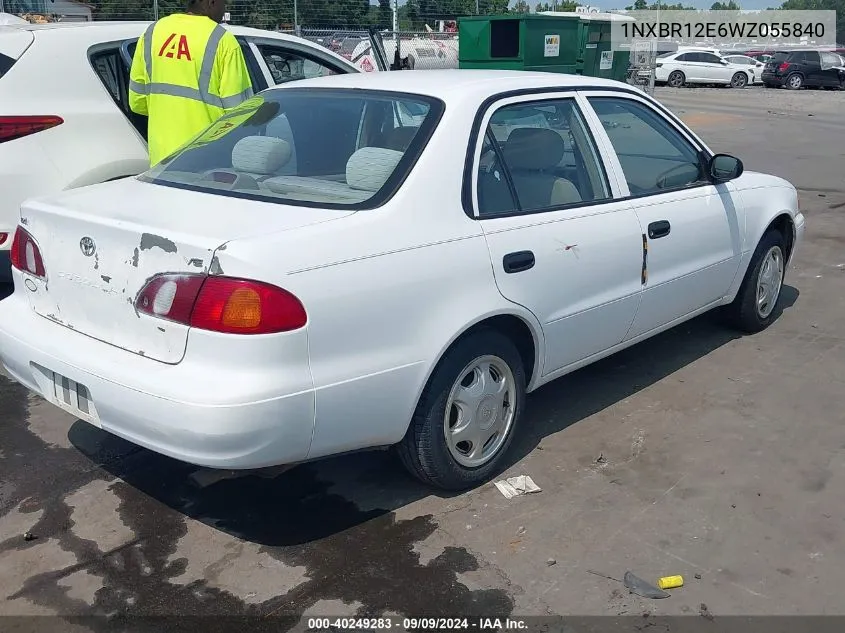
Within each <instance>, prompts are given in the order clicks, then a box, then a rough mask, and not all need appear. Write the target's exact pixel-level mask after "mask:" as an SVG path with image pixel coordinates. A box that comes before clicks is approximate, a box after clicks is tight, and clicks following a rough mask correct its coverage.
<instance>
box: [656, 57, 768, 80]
mask: <svg viewBox="0 0 845 633" xmlns="http://www.w3.org/2000/svg"><path fill="white" fill-rule="evenodd" d="M654 80H655V81H657V82H659V83H666V84H668V85H670V86H672V87H673V88H680V87H681V86H683V85H685V84H723V85H728V86H731V87H733V88H744V87H745V86H747V85H748V84H750V83H752V82H753V81H754V74H753V73H752V72H751V69H750V68H749V67H747V66H740V65H738V64H731V63H730V62H728V61H726V60H725V59H723V58H722V57H720V56H719V55H718V54H716V53H713V52H711V51H709V50H691V49H688V50H679V51H677V52H674V53H664V54H663V55H659V56H658V57H657V68H656V69H655V74H654Z"/></svg>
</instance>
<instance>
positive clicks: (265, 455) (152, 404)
mask: <svg viewBox="0 0 845 633" xmlns="http://www.w3.org/2000/svg"><path fill="white" fill-rule="evenodd" d="M13 276H14V277H15V286H16V287H15V292H14V294H12V295H11V296H10V297H8V298H7V299H5V300H4V301H2V302H0V360H2V365H3V367H4V368H5V369H6V371H7V372H8V373H9V375H10V376H12V377H13V378H14V379H15V380H17V381H18V382H20V383H22V384H23V385H25V386H26V387H28V388H29V389H31V390H32V391H34V392H35V393H37V394H39V395H41V396H42V397H43V398H44V399H45V400H47V401H49V402H51V403H52V404H54V405H56V406H58V407H60V408H62V409H65V410H68V411H69V412H71V413H73V414H76V415H77V417H79V418H80V419H84V420H85V421H87V422H89V423H91V424H93V425H94V426H97V427H99V428H102V429H103V430H105V431H108V432H110V433H113V434H115V435H117V436H119V437H122V438H124V439H126V440H128V441H130V442H132V443H135V444H138V445H139V446H143V447H145V448H148V449H150V450H152V451H155V452H157V453H161V454H164V455H167V456H169V457H173V458H175V459H178V460H181V461H185V462H189V463H192V464H197V465H200V466H207V467H210V468H227V469H248V468H262V467H265V466H273V465H278V464H288V463H295V462H298V461H301V460H303V459H305V458H306V457H307V456H308V452H309V449H310V446H311V439H312V435H313V430H314V412H315V405H314V402H315V395H314V389H313V385H312V383H311V376H310V369H309V367H308V361H307V338H306V335H305V333H304V332H303V333H301V334H300V335H299V336H297V337H293V339H292V340H288V341H285V343H284V344H285V345H286V346H287V347H286V350H285V351H286V354H285V356H282V358H286V359H290V360H291V362H288V361H287V360H286V362H285V363H284V367H279V365H280V363H279V362H278V360H276V361H275V362H276V371H272V370H268V368H267V367H262V363H263V360H264V359H263V358H262V357H261V354H260V353H258V354H256V353H254V352H252V350H246V354H245V355H244V356H241V358H243V359H244V361H243V363H250V364H252V365H253V366H252V367H249V366H245V365H244V364H243V363H242V364H238V357H237V356H233V355H229V354H227V353H222V354H220V358H222V359H224V360H225V359H226V358H227V357H228V358H230V360H229V362H222V361H221V362H219V363H217V364H212V363H210V362H209V360H208V358H207V357H206V358H203V353H202V349H203V347H205V348H208V347H209V341H208V340H205V341H203V340H195V341H194V344H195V345H197V346H199V348H200V350H201V351H200V352H199V353H198V354H197V355H196V356H198V357H199V358H195V359H194V360H190V359H189V358H188V356H186V359H185V360H183V361H182V362H181V363H179V364H178V365H166V364H163V363H159V362H158V361H154V360H150V359H148V358H144V357H142V356H138V355H136V354H132V353H130V352H126V351H124V350H121V349H119V348H116V347H113V346H111V345H108V344H106V343H102V342H99V341H97V340H95V339H92V338H90V337H88V336H85V335H84V334H80V333H78V332H75V331H73V330H71V329H69V328H66V327H63V326H61V325H58V324H55V323H53V322H52V321H49V320H48V319H45V318H43V317H40V316H38V315H37V314H36V313H35V312H33V311H32V309H31V308H30V306H29V301H28V299H27V297H26V296H25V295H24V293H26V292H27V291H26V289H25V287H24V286H23V284H22V277H23V275H22V273H20V272H19V271H14V274H13ZM208 334H211V333H208ZM204 336H205V333H201V334H199V335H198V337H197V338H201V337H204ZM211 336H212V338H213V337H214V336H218V335H213V334H212V335H211ZM230 338H231V337H230ZM299 338H301V339H302V340H301V341H300V340H298V339H299ZM210 343H211V344H213V343H214V341H210ZM256 343H260V342H258V341H256ZM268 343H269V345H268ZM263 344H264V345H265V346H269V347H271V348H273V347H275V348H276V350H275V351H274V352H273V354H277V353H278V352H279V348H278V346H277V345H275V344H274V343H273V342H272V341H270V342H268V341H266V340H265V341H263ZM300 344H301V345H300ZM248 345H249V344H248ZM226 346H227V345H226V343H225V342H224V343H223V344H222V345H217V348H218V349H220V348H223V349H222V350H221V351H223V352H226V351H228V350H226V349H225V348H226ZM300 347H301V350H302V351H304V353H305V356H304V359H303V357H302V356H300V355H299V354H298V351H299V349H300ZM250 357H251V358H250ZM267 357H268V358H269V355H267ZM276 358H277V359H278V358H279V357H278V356H277V357H276ZM54 372H55V373H56V374H59V375H61V376H64V377H65V378H67V379H69V380H70V381H73V382H76V383H78V384H79V385H84V386H85V388H86V389H87V392H88V394H89V395H88V399H89V403H90V404H89V406H88V409H89V411H90V415H89V416H86V415H84V411H83V412H80V411H79V410H78V408H77V407H76V406H70V407H69V406H68V405H66V404H64V403H63V402H61V397H60V396H61V394H60V396H57V394H56V390H55V388H54ZM303 387H304V388H303ZM60 391H61V390H60Z"/></svg>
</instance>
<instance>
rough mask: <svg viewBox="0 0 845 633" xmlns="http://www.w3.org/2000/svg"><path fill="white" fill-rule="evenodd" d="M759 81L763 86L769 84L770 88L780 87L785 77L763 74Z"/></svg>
mask: <svg viewBox="0 0 845 633" xmlns="http://www.w3.org/2000/svg"><path fill="white" fill-rule="evenodd" d="M760 80H761V81H762V82H763V83H764V84H769V85H772V86H782V85H783V82H784V81H785V80H786V77H784V76H781V75H774V74H772V73H763V74H762V75H760Z"/></svg>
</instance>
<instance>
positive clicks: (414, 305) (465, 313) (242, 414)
mask: <svg viewBox="0 0 845 633" xmlns="http://www.w3.org/2000/svg"><path fill="white" fill-rule="evenodd" d="M803 231H804V218H803V216H802V214H801V213H800V212H799V209H798V199H797V194H796V190H795V188H794V187H793V186H792V185H790V184H789V183H788V182H786V181H784V180H781V179H780V178H776V177H773V176H767V175H763V174H759V173H753V172H748V171H745V172H744V171H743V166H742V163H741V162H740V161H739V160H738V159H736V158H734V157H731V156H728V155H725V154H714V152H713V151H711V150H710V149H709V148H708V147H707V146H706V145H705V144H704V143H703V142H702V141H701V139H700V138H698V137H697V136H696V135H695V134H694V133H692V132H691V131H690V130H689V129H688V128H687V127H686V126H685V125H684V124H683V123H682V122H681V121H679V120H678V119H677V118H676V117H675V116H674V115H672V114H671V113H670V112H669V111H668V110H666V109H665V108H664V107H663V106H661V105H660V104H659V103H658V102H656V101H654V100H653V99H651V98H650V97H648V96H646V95H644V94H643V93H641V92H639V91H637V90H636V89H633V88H630V87H628V86H627V85H625V84H621V83H617V82H612V81H606V80H601V79H592V78H586V77H580V76H562V75H555V74H549V73H528V72H505V71H458V70H452V71H450V70H446V71H429V72H425V73H416V72H414V73H409V72H405V73H400V72H396V73H378V74H374V75H364V74H356V75H337V76H334V77H327V78H322V79H314V80H306V81H304V82H300V83H297V84H291V85H290V86H288V87H280V88H275V89H270V90H269V91H265V92H263V93H262V94H260V95H258V96H256V97H255V98H253V99H252V100H251V101H249V102H247V103H246V104H245V105H244V106H243V107H242V108H241V109H240V110H239V111H237V112H234V113H232V114H231V115H228V116H227V117H225V118H224V119H221V120H220V121H219V122H218V123H216V124H215V125H214V126H212V127H211V128H210V129H209V130H208V131H207V132H206V133H204V134H203V135H202V136H201V137H200V138H198V139H196V141H194V142H193V143H192V144H190V145H189V146H187V147H186V148H184V149H183V150H180V152H178V153H177V154H175V155H174V156H172V157H170V158H169V159H167V160H166V161H165V162H164V163H163V164H162V165H160V166H158V167H156V168H155V169H153V170H152V171H149V172H147V173H146V174H143V175H141V176H139V177H136V178H131V179H125V180H120V181H116V182H112V183H106V184H101V185H94V186H90V187H85V188H81V189H77V190H73V191H68V192H64V193H62V194H59V195H56V196H54V197H51V198H44V199H39V200H33V201H30V202H28V203H26V204H25V205H24V207H23V208H22V210H21V219H20V226H19V227H18V230H17V233H16V234H15V238H14V246H13V249H12V262H13V267H14V271H13V274H14V283H15V291H14V293H13V294H12V296H10V297H9V298H8V299H7V300H5V301H3V302H0V355H2V362H3V365H4V366H5V368H6V370H7V371H8V372H9V374H11V375H12V376H13V377H14V378H16V379H17V380H18V381H20V382H21V383H23V384H24V385H26V386H27V387H29V388H30V389H31V390H33V391H35V392H37V393H38V394H40V395H42V396H43V397H44V398H46V399H47V400H49V401H50V402H52V403H53V404H55V405H57V406H59V407H61V408H63V409H65V410H67V411H70V412H71V413H73V414H74V415H76V416H77V417H79V418H81V419H83V420H86V421H87V422H89V423H91V424H93V425H95V426H98V427H101V428H102V429H105V430H106V431H109V432H111V433H114V434H116V435H118V436H120V437H123V438H126V439H128V440H130V441H132V442H135V443H137V444H139V445H141V446H145V447H147V448H149V449H152V450H153V451H158V452H160V453H163V454H165V455H170V456H172V457H175V458H177V459H180V460H185V461H187V462H191V463H194V464H199V465H204V466H209V467H218V468H227V469H229V468H231V469H246V468H257V467H264V466H269V465H276V464H289V463H297V462H301V461H305V460H311V459H315V458H319V457H323V456H327V455H332V454H337V453H341V452H345V451H352V450H356V449H363V448H368V447H384V446H390V445H396V448H397V449H398V453H399V455H400V456H401V457H402V460H403V461H404V463H405V464H406V466H407V467H408V468H409V469H410V471H411V472H412V473H413V474H415V475H416V476H418V477H419V478H421V479H422V480H424V481H427V482H430V483H431V484H433V485H436V486H439V487H444V488H454V489H459V488H465V487H469V486H472V485H474V484H477V483H479V482H481V481H483V480H485V479H487V478H488V477H490V476H491V475H492V474H494V471H496V469H497V468H499V467H500V466H501V460H502V457H503V455H504V453H505V452H506V451H507V449H508V445H509V444H510V442H511V440H512V438H513V436H514V433H517V432H519V427H520V424H521V422H522V414H523V409H524V405H525V396H526V393H527V392H530V391H532V390H534V389H536V388H537V387H539V386H541V385H543V384H544V383H547V382H549V381H550V380H554V379H555V378H558V377H560V376H562V375H563V374H566V373H567V372H570V371H573V370H574V369H577V368H578V367H582V366H584V365H586V364H588V363H591V362H593V361H595V360H597V359H599V358H602V357H604V356H607V355H609V354H611V353H613V352H615V351H617V350H620V349H622V348H624V347H627V346H629V345H633V344H634V343H637V342H639V341H642V340H644V339H646V338H648V337H650V336H653V335H654V334H656V333H658V332H660V331H662V330H665V329H667V328H670V327H672V326H673V325H676V324H678V323H681V322H682V321H685V320H687V319H690V318H692V317H694V316H696V315H698V314H701V313H702V312H705V311H707V310H710V309H712V308H716V307H718V306H723V307H724V310H725V311H726V312H727V315H728V316H729V317H730V318H731V319H732V321H733V323H734V324H736V325H737V326H738V327H739V328H740V329H742V330H744V331H747V332H755V331H759V330H761V329H763V328H765V327H766V326H768V325H769V324H770V323H771V322H772V321H773V319H774V318H775V317H776V315H777V310H776V305H777V302H778V297H779V295H780V290H781V286H782V283H783V278H784V272H785V270H786V268H787V264H788V262H789V261H790V258H791V257H792V255H793V253H794V251H795V247H796V245H797V244H798V242H799V240H800V238H801V236H802V234H803Z"/></svg>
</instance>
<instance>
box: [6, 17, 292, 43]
mask: <svg viewBox="0 0 845 633" xmlns="http://www.w3.org/2000/svg"><path fill="white" fill-rule="evenodd" d="M150 24H152V22H151V21H149V20H122V21H109V20H103V21H102V22H98V21H94V22H49V23H47V24H8V25H3V26H0V34H2V33H3V30H4V29H17V30H20V31H39V32H50V31H58V32H62V33H68V32H70V33H72V34H74V35H77V34H78V36H79V37H81V38H86V37H97V38H98V39H99V38H101V37H107V36H108V34H110V33H112V32H113V33H114V34H115V35H117V36H118V37H123V36H124V35H125V34H126V33H130V34H131V33H138V34H139V35H140V34H141V33H143V32H144V29H145V28H146V27H148V26H149V25H150ZM223 26H225V27H226V29H227V30H228V31H231V32H232V33H233V34H234V35H250V36H252V37H268V38H272V39H274V40H288V41H292V42H299V41H302V38H299V37H296V36H295V35H289V34H287V33H280V32H278V31H267V30H262V29H253V28H250V27H247V26H237V25H232V24H224V25H223Z"/></svg>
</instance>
